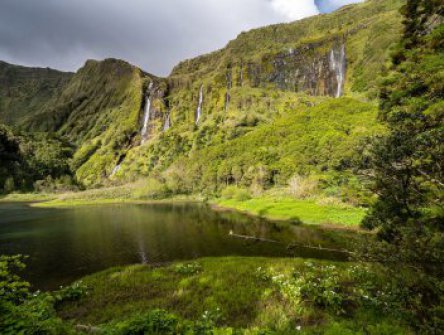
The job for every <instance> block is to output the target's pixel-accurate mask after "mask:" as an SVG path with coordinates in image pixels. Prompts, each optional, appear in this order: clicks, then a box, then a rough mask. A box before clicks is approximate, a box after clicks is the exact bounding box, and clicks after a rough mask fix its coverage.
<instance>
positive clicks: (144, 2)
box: [0, 0, 360, 75]
mask: <svg viewBox="0 0 444 335" xmlns="http://www.w3.org/2000/svg"><path fill="white" fill-rule="evenodd" d="M359 1H360V0H316V1H315V0H240V1H239V0H224V1H220V0H164V1H157V0H126V1H121V0H76V1H71V0H39V1H35V0H2V1H1V2H0V60H5V61H8V62H12V63H17V64H23V65H29V66H44V67H45V66H50V67H53V68H57V69H62V70H70V71H74V70H76V69H77V68H79V67H80V66H81V65H82V64H83V63H84V62H85V60H86V59H88V58H97V59H102V58H106V57H116V58H122V59H125V60H127V61H129V62H131V63H133V64H135V65H138V66H140V67H142V68H143V69H144V70H146V71H149V72H152V73H154V74H157V75H167V74H168V73H169V71H170V70H171V68H172V67H173V66H174V65H175V64H176V63H177V62H178V61H180V60H182V59H185V58H189V57H194V56H197V55H199V54H202V53H206V52H209V51H212V50H215V49H218V48H221V47H223V46H224V45H225V44H226V43H227V42H228V41H229V40H230V39H233V38H234V37H235V36H236V35H237V34H239V33H240V32H241V31H245V30H249V29H251V28H255V27H260V26H264V25H268V24H272V23H278V22H288V21H292V20H297V19H301V18H304V17H307V16H311V15H316V14H318V13H319V12H325V11H331V10H333V9H336V8H338V7H339V6H341V5H344V4H348V3H352V2H359Z"/></svg>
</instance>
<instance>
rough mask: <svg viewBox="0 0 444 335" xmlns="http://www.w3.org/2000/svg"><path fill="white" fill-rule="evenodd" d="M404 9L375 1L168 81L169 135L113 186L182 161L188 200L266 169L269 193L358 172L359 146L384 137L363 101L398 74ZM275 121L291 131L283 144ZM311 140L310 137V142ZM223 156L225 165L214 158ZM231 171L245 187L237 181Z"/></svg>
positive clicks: (268, 31) (273, 32)
mask: <svg viewBox="0 0 444 335" xmlns="http://www.w3.org/2000/svg"><path fill="white" fill-rule="evenodd" d="M402 3H403V1H386V0H372V1H368V2H366V3H364V4H360V5H353V6H347V7H345V8H343V9H341V10H339V11H337V12H335V13H333V14H329V15H321V16H316V17H312V18H308V19H305V20H301V21H297V22H295V23H291V24H281V25H275V26H270V27H266V28H261V29H256V30H253V31H250V32H247V33H242V34H241V35H240V36H239V37H238V38H237V39H236V40H234V41H232V42H230V43H229V44H228V45H227V47H226V48H224V49H222V50H219V51H216V52H214V53H212V54H209V55H204V56H201V57H198V58H196V59H192V60H188V61H185V62H182V63H181V64H179V65H178V66H177V67H176V68H175V69H174V70H173V72H172V74H171V76H170V77H169V78H168V84H169V95H168V97H167V99H166V105H167V106H168V107H169V119H168V120H169V124H168V126H169V127H167V128H168V129H167V131H165V132H164V133H163V134H159V136H153V137H152V138H151V140H150V141H148V143H146V144H145V145H143V146H142V147H138V148H134V149H132V150H131V151H130V152H129V153H128V155H127V159H126V160H125V161H124V163H123V164H122V165H121V166H120V165H119V168H120V171H119V172H118V173H117V174H116V175H115V176H113V178H114V179H123V180H124V181H127V180H132V179H134V178H137V176H140V175H148V174H150V173H153V171H154V172H161V171H163V170H165V169H166V168H168V167H169V166H170V165H171V163H173V162H174V161H176V160H177V159H178V158H180V160H179V161H177V162H176V164H174V165H173V167H172V168H171V169H170V170H169V171H171V170H175V171H177V170H182V171H181V172H180V173H179V172H177V174H179V176H180V178H179V176H177V178H178V179H184V178H187V182H188V186H187V187H185V189H187V190H188V191H190V190H191V191H197V190H199V191H202V190H204V191H211V192H213V191H215V190H217V189H218V187H220V186H218V185H219V184H220V185H223V184H227V183H228V184H231V183H238V182H239V180H240V179H242V178H244V174H246V173H247V170H250V171H251V170H253V171H256V170H257V169H258V166H262V165H265V166H266V170H267V172H266V174H267V177H266V178H265V179H266V180H267V182H265V183H264V184H265V185H267V186H269V185H273V184H285V183H286V181H287V179H288V178H289V177H291V175H292V174H294V173H304V174H307V173H310V172H315V173H319V172H326V171H327V172H328V171H330V172H335V173H336V172H338V173H339V174H340V173H343V172H344V170H348V171H349V172H352V171H353V169H354V168H356V166H354V165H353V164H355V163H354V162H351V159H350V157H351V156H353V153H352V151H353V150H356V147H357V142H359V141H360V140H362V139H363V137H365V136H368V135H371V134H374V133H375V131H380V129H379V128H378V127H377V126H376V113H377V112H376V108H374V106H373V104H372V103H365V102H362V101H361V100H367V99H368V98H371V97H373V96H374V90H376V84H377V77H378V76H377V74H378V73H380V72H381V71H384V69H385V65H386V64H387V65H388V64H389V62H388V59H389V52H390V47H391V46H392V45H394V44H395V43H396V42H397V41H398V39H399V37H400V33H401V30H402V24H401V16H400V13H399V8H400V6H401V4H402ZM342 95H347V96H350V97H353V98H354V99H353V100H351V99H350V100H347V101H346V100H344V101H342V102H338V103H337V104H335V103H332V102H327V103H326V104H325V105H323V104H324V103H325V102H326V101H329V100H328V98H327V97H339V96H342ZM365 96H367V98H365ZM319 104H321V105H322V107H320V108H318V109H314V110H313V111H312V112H311V109H310V107H312V106H316V105H319ZM366 104H367V105H366ZM330 108H331V111H332V113H331V115H330V116H328V111H329V110H330ZM363 109H364V110H366V112H365V113H363V114H362V115H361V114H360V111H362V110H363ZM319 110H324V111H325V113H323V114H322V113H320V114H319V116H320V117H319V118H316V117H314V118H313V119H310V118H304V117H301V116H299V117H292V115H303V113H304V112H305V113H307V112H308V113H309V114H310V115H311V113H313V114H314V115H318V114H317V113H318V111H319ZM333 111H334V112H333ZM354 112H356V114H353V113H354ZM298 113H300V114H298ZM348 114H350V115H348ZM351 115H354V116H356V117H355V118H353V117H352V116H351ZM349 116H350V117H351V120H346V119H347V117H349ZM330 117H331V119H329V118H330ZM335 118H336V119H335ZM275 119H279V120H281V121H277V122H281V125H282V126H284V127H286V129H285V131H283V135H282V136H280V137H277V138H276V137H275V136H274V135H275V131H276V129H275V128H273V127H274V126H273V125H274V123H272V122H273V120H275ZM332 120H333V121H335V120H336V122H338V124H341V122H345V124H347V125H348V126H344V127H345V128H347V127H348V128H349V129H347V130H342V132H341V131H337V129H334V130H333V131H331V129H329V128H328V127H327V128H325V125H326V124H328V122H331V121H332ZM158 121H159V120H157V122H158ZM348 121H350V122H348ZM311 122H312V123H311ZM259 125H262V126H261V128H260V129H261V130H258V132H261V131H262V134H263V135H258V137H259V139H258V140H257V141H256V142H251V140H250V139H251V138H252V136H253V135H251V136H248V135H247V136H244V135H246V134H248V133H249V132H250V131H252V130H254V129H255V128H256V126H259ZM298 127H299V128H298ZM330 127H332V128H334V126H332V125H330ZM375 127H376V128H375ZM312 129H317V130H318V131H315V132H312ZM304 131H307V133H309V134H310V136H311V137H310V136H308V135H307V136H303V135H302V134H301V132H302V133H303V132H304ZM288 134H290V135H291V136H295V137H296V139H297V141H295V140H294V139H293V138H292V137H291V136H286V135H288ZM295 134H299V135H295ZM358 134H359V135H358ZM261 136H262V137H261ZM267 141H269V142H267ZM263 143H265V147H266V148H269V152H267V150H268V149H263V145H262V144H263ZM327 144H328V149H326V147H325V146H326V145H327ZM205 148H209V149H208V150H206V149H205ZM235 148H239V150H237V151H234V150H235ZM258 148H262V151H261V152H258ZM307 148H309V149H307ZM321 148H324V149H321ZM271 149H273V150H271ZM322 150H324V151H328V152H321V151H322ZM243 151H247V152H243ZM264 151H265V152H264ZM215 152H219V155H216V154H215V156H212V154H213V153H215ZM282 152H284V153H282ZM355 154H356V152H355ZM281 155H282V156H281ZM247 157H248V158H247ZM264 157H266V158H264ZM200 158H201V159H200ZM188 161H189V162H193V164H192V166H190V165H189V163H187V162H188ZM213 163H214V164H213ZM184 164H185V165H184ZM210 170H211V172H210ZM191 171H194V172H191ZM232 171H236V173H235V174H237V175H238V177H237V178H234V179H233V178H232V177H230V176H231V175H232V173H233V172H232ZM166 174H168V172H167V173H166ZM252 174H255V172H252ZM331 174H332V173H331ZM270 175H272V176H270ZM251 178H253V177H251V176H250V179H251ZM223 180H225V183H222V181H223ZM226 180H228V182H226ZM245 184H246V186H248V185H250V184H251V183H248V182H245Z"/></svg>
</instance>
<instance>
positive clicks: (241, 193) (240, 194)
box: [222, 186, 251, 201]
mask: <svg viewBox="0 0 444 335" xmlns="http://www.w3.org/2000/svg"><path fill="white" fill-rule="evenodd" d="M222 197H223V198H225V199H234V200H237V201H246V200H249V199H251V194H250V192H248V190H246V189H243V188H239V187H237V186H228V187H227V188H225V189H224V190H223V191H222Z"/></svg>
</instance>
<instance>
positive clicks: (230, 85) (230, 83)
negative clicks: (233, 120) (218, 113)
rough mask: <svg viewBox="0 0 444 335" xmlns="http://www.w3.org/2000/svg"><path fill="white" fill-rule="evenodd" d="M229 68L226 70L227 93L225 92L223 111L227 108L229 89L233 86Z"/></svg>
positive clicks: (229, 98)
mask: <svg viewBox="0 0 444 335" xmlns="http://www.w3.org/2000/svg"><path fill="white" fill-rule="evenodd" d="M232 75H233V74H232V72H231V68H230V71H229V72H228V71H227V93H226V94H225V111H227V110H228V107H229V105H230V101H231V95H230V91H231V88H232V86H233V78H232Z"/></svg>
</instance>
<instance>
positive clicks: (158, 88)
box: [140, 82, 168, 144]
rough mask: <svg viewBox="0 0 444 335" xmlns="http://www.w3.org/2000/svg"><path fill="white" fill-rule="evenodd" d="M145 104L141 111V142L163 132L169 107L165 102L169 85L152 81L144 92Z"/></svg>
mask: <svg viewBox="0 0 444 335" xmlns="http://www.w3.org/2000/svg"><path fill="white" fill-rule="evenodd" d="M144 95H145V96H144V105H143V108H142V112H141V121H140V122H141V130H140V137H141V144H144V143H146V142H147V141H148V140H149V139H151V138H152V137H154V136H155V135H157V134H159V133H160V132H162V131H163V130H164V128H165V119H166V118H167V114H168V109H167V106H166V102H165V97H166V95H167V87H166V86H165V85H164V84H160V83H156V82H150V83H149V85H148V88H147V90H146V92H145V94H144Z"/></svg>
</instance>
